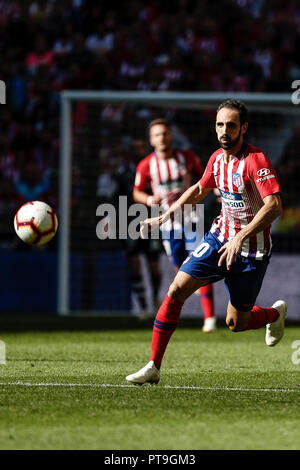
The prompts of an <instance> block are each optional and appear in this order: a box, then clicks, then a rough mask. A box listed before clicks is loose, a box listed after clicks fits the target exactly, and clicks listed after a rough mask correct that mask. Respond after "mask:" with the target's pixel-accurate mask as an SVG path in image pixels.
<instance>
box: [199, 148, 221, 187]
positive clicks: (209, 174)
mask: <svg viewBox="0 0 300 470" xmlns="http://www.w3.org/2000/svg"><path fill="white" fill-rule="evenodd" d="M214 162H215V156H214V155H212V156H211V157H210V159H209V160H208V162H207V165H206V168H205V170H204V173H203V176H202V178H201V179H200V184H201V186H202V187H203V188H216V187H217V186H216V181H215V176H214V170H213V164H214Z"/></svg>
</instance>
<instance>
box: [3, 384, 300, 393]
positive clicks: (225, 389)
mask: <svg viewBox="0 0 300 470" xmlns="http://www.w3.org/2000/svg"><path fill="white" fill-rule="evenodd" d="M0 386H9V387H70V388H72V387H93V388H128V389H131V390H136V389H139V387H136V386H134V385H123V384H95V383H94V384H88V383H81V384H78V383H77V384H74V383H45V382H41V383H31V382H0ZM158 388H162V389H165V390H204V391H213V392H218V391H219V392H274V393H300V388H299V389H290V388H243V387H201V386H198V385H162V386H158Z"/></svg>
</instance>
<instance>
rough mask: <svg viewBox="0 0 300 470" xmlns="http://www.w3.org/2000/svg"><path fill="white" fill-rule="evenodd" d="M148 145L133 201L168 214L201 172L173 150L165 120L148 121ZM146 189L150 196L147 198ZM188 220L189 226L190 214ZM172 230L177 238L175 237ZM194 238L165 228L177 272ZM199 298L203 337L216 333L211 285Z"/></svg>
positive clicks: (194, 160) (195, 161)
mask: <svg viewBox="0 0 300 470" xmlns="http://www.w3.org/2000/svg"><path fill="white" fill-rule="evenodd" d="M149 141H150V144H151V146H152V147H153V149H154V151H153V152H152V153H150V154H149V155H148V156H147V157H145V158H144V159H143V160H141V161H140V163H139V164H138V166H137V170H136V178H135V185H134V190H133V198H134V200H135V202H138V203H141V204H146V205H147V206H151V205H154V204H159V205H160V207H161V209H162V210H163V211H167V210H168V209H169V208H170V206H171V204H172V202H174V201H175V200H176V199H178V197H179V196H180V195H181V194H182V193H183V192H184V191H185V190H186V189H187V188H189V187H190V186H191V183H192V177H193V176H194V177H197V178H199V177H201V176H202V175H203V171H204V168H203V166H202V164H201V162H200V160H199V158H198V157H197V155H196V154H195V153H193V152H192V151H188V150H178V149H174V148H173V134H172V131H171V128H170V126H169V124H168V122H167V120H166V119H163V118H159V119H155V120H153V121H151V123H150V124H149ZM149 187H151V189H152V193H153V195H150V194H149ZM147 191H148V192H147ZM187 217H188V215H187ZM190 217H191V219H190V220H191V223H192V217H193V214H190ZM175 230H176V231H177V234H179V236H180V238H179V237H178V236H177V235H175ZM178 230H179V232H178ZM193 236H194V237H195V234H192V232H191V233H186V232H185V231H184V229H183V227H182V224H178V223H177V225H176V221H175V222H174V221H172V222H171V221H169V223H168V222H167V224H164V230H163V232H162V238H163V245H164V248H165V251H166V253H167V255H168V257H169V259H170V260H171V261H172V262H173V265H174V267H175V269H176V270H177V271H178V269H179V268H180V266H181V264H182V263H183V261H184V260H185V259H186V257H187V256H188V254H189V252H190V251H192V250H193V249H195V248H196V246H198V245H199V243H200V241H201V240H200V239H198V240H197V237H195V239H194V240H192V237H193ZM199 295H200V300H201V304H202V309H203V312H204V324H203V328H202V329H203V331H204V332H205V333H210V332H212V331H215V329H216V319H215V316H214V304H213V292H212V285H211V284H209V285H208V286H205V287H201V289H200V292H199Z"/></svg>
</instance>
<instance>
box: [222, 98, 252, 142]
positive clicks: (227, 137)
mask: <svg viewBox="0 0 300 470" xmlns="http://www.w3.org/2000/svg"><path fill="white" fill-rule="evenodd" d="M247 129H248V110H247V108H246V106H245V105H244V103H242V102H241V101H238V100H234V99H227V100H226V101H223V103H221V104H220V106H219V107H218V109H217V118H216V132H217V136H218V141H219V142H220V145H221V147H222V148H223V149H224V150H231V149H233V148H234V147H235V146H237V145H239V144H240V143H241V142H242V141H243V136H244V134H245V132H246V131H247Z"/></svg>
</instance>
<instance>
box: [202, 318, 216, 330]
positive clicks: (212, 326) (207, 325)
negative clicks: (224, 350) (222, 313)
mask: <svg viewBox="0 0 300 470" xmlns="http://www.w3.org/2000/svg"><path fill="white" fill-rule="evenodd" d="M216 329H217V326H216V317H208V318H205V320H204V324H203V327H202V331H203V333H213V332H214V331H216Z"/></svg>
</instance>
